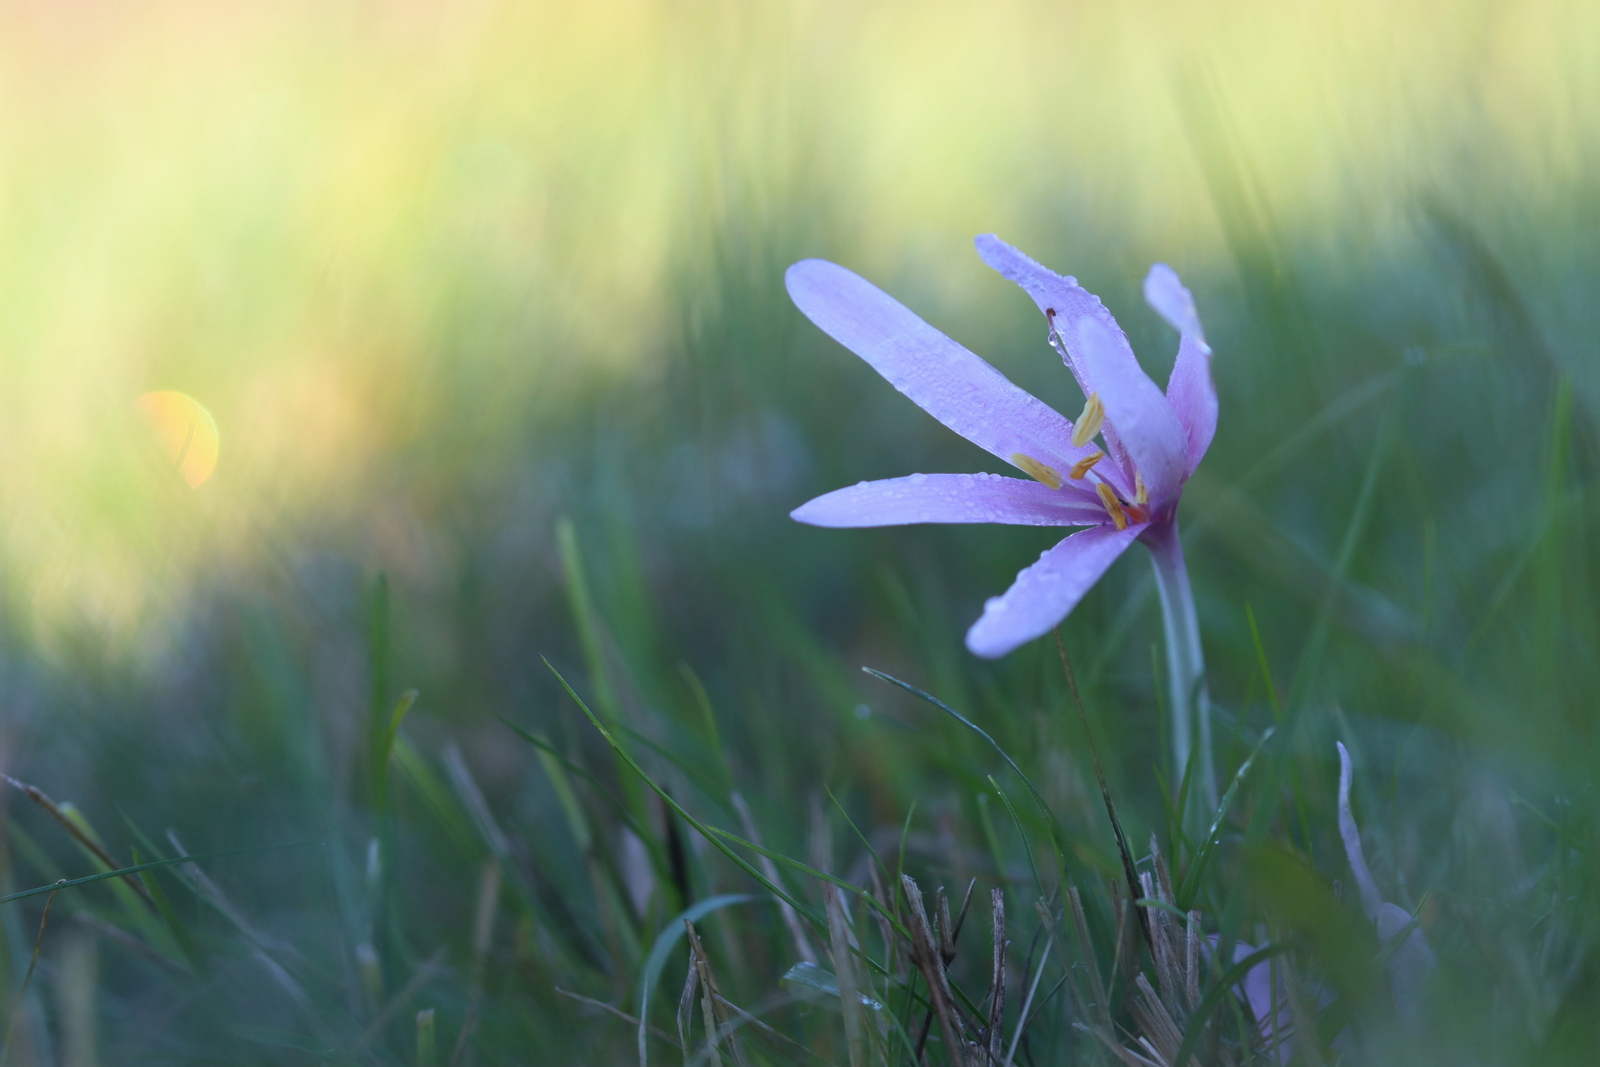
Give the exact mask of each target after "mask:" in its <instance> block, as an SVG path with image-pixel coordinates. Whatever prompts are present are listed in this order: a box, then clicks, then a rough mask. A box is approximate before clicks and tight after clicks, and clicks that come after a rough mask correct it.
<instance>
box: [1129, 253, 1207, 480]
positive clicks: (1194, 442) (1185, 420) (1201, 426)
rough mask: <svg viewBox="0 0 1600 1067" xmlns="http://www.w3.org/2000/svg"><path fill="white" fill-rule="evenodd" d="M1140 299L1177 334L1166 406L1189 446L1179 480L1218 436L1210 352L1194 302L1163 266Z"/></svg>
mask: <svg viewBox="0 0 1600 1067" xmlns="http://www.w3.org/2000/svg"><path fill="white" fill-rule="evenodd" d="M1144 298H1145V300H1146V301H1147V302H1148V303H1149V304H1150V306H1151V307H1153V308H1155V309H1156V310H1157V311H1158V312H1160V313H1161V317H1162V318H1164V319H1166V320H1167V322H1169V323H1171V324H1172V328H1173V329H1175V330H1177V331H1178V334H1179V337H1180V340H1179V341H1178V358H1177V361H1176V362H1174V363H1173V364H1172V377H1170V378H1168V379H1167V403H1169V404H1171V405H1172V410H1173V413H1174V414H1176V415H1177V416H1178V421H1179V422H1180V423H1182V424H1183V432H1184V434H1185V436H1186V437H1187V438H1188V441H1189V463H1188V469H1187V470H1185V471H1184V476H1185V477H1188V476H1189V475H1191V474H1193V473H1194V469H1195V468H1196V467H1198V466H1199V465H1200V460H1202V459H1203V458H1205V454H1206V449H1208V448H1210V447H1211V439H1212V438H1213V437H1215V436H1216V433H1217V387H1216V384H1215V383H1213V382H1212V380H1211V346H1210V345H1208V344H1206V334H1205V330H1203V329H1202V328H1201V327H1200V315H1199V313H1198V312H1197V311H1195V307H1194V297H1193V296H1191V295H1190V294H1189V290H1187V289H1185V288H1184V287H1183V283H1182V282H1181V281H1179V280H1178V273H1177V271H1175V270H1173V269H1172V268H1171V267H1169V266H1167V265H1166V264H1165V263H1157V264H1156V265H1155V266H1153V267H1151V268H1150V273H1149V274H1148V275H1147V276H1146V277H1145V280H1144Z"/></svg>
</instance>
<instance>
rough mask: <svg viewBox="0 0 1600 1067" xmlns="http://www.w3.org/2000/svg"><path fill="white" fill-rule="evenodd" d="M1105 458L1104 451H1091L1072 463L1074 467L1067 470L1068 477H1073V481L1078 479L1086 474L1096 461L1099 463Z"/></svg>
mask: <svg viewBox="0 0 1600 1067" xmlns="http://www.w3.org/2000/svg"><path fill="white" fill-rule="evenodd" d="M1105 458H1106V454H1105V453H1104V452H1091V453H1089V454H1088V455H1087V456H1084V457H1083V458H1082V459H1080V460H1078V462H1076V463H1074V464H1073V465H1072V469H1071V470H1069V471H1068V472H1067V477H1068V478H1071V479H1072V480H1073V481H1078V480H1079V479H1081V478H1082V477H1083V476H1084V475H1085V474H1088V473H1089V468H1090V467H1093V466H1094V465H1095V464H1096V463H1099V462H1100V461H1101V460H1102V459H1105Z"/></svg>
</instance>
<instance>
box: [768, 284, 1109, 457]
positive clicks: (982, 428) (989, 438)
mask: <svg viewBox="0 0 1600 1067" xmlns="http://www.w3.org/2000/svg"><path fill="white" fill-rule="evenodd" d="M784 282H785V284H787V286H788V288H789V296H790V298H791V299H793V300H794V302H795V306H797V307H798V308H799V309H800V310H801V311H802V312H804V313H805V315H806V317H807V318H809V319H810V320H811V321H812V322H814V323H816V324H817V325H818V326H819V327H821V328H822V331H823V332H824V333H826V334H827V335H828V336H830V337H832V338H833V339H834V340H835V341H838V342H839V343H840V344H842V345H844V346H845V347H846V348H848V349H850V351H852V352H854V353H855V354H856V355H858V356H860V357H861V358H862V359H864V360H866V361H867V362H868V363H870V364H871V365H872V368H873V369H874V370H876V371H877V372H878V373H879V374H881V375H883V376H884V377H885V378H887V379H888V380H889V384H890V385H893V386H894V387H895V388H896V389H898V390H900V391H901V392H902V393H904V394H905V395H906V396H908V397H910V398H911V399H912V400H913V401H915V402H916V404H917V406H918V407H920V408H922V409H923V410H924V411H926V412H927V413H928V414H930V415H932V416H933V417H934V418H936V419H938V420H939V421H940V422H942V423H944V424H945V425H946V426H948V427H950V429H952V430H954V431H955V432H956V433H958V434H960V435H961V436H962V437H965V438H966V439H967V440H969V441H971V442H972V443H973V444H975V445H977V446H978V447H980V448H983V449H987V450H988V451H989V452H991V453H993V454H994V455H996V456H999V457H1000V458H1001V459H1003V460H1005V461H1006V462H1007V463H1011V462H1012V460H1011V457H1012V456H1013V455H1017V454H1021V455H1024V456H1028V457H1029V458H1031V459H1034V460H1037V461H1038V462H1041V463H1044V464H1047V465H1049V466H1051V467H1054V468H1056V469H1057V470H1059V471H1065V470H1067V469H1068V468H1069V467H1071V466H1072V465H1073V464H1074V463H1076V462H1077V461H1078V460H1080V459H1082V458H1083V457H1084V456H1086V455H1088V454H1089V453H1090V452H1092V451H1094V449H1093V448H1092V447H1091V446H1085V447H1083V448H1074V447H1073V446H1072V423H1071V422H1070V421H1068V420H1067V419H1066V418H1065V417H1064V416H1063V415H1061V414H1060V413H1059V412H1057V411H1056V410H1055V409H1054V408H1052V407H1050V405H1048V404H1046V403H1044V402H1043V401H1042V400H1038V399H1036V398H1035V397H1033V396H1030V395H1029V394H1028V393H1026V392H1024V391H1023V390H1022V389H1019V388H1018V387H1017V386H1016V385H1014V384H1012V383H1011V382H1010V381H1009V380H1007V378H1006V377H1005V375H1003V374H1001V373H1000V372H999V371H997V370H995V369H994V368H993V367H991V366H990V365H989V364H988V363H986V362H984V361H983V360H982V359H981V358H979V357H978V356H977V355H974V354H973V353H972V352H969V351H968V350H967V349H965V348H963V347H961V346H960V345H958V344H956V342H954V341H952V340H950V338H948V337H946V336H945V335H944V334H942V333H940V332H939V331H938V330H936V329H934V328H933V327H932V326H929V325H928V324H927V323H926V322H923V321H922V320H921V319H920V318H918V317H917V316H916V314H915V313H913V312H912V311H911V310H910V309H909V308H907V307H906V306H905V305H904V304H902V303H900V302H899V301H898V300H896V299H894V298H893V297H891V296H890V295H889V294H887V293H885V292H884V291H883V290H881V289H879V288H878V287H877V286H875V285H873V284H872V283H871V282H868V281H867V280H866V279H864V278H861V277H859V276H858V275H856V274H853V273H851V272H850V271H848V270H846V269H845V268H843V267H841V266H839V265H838V264H835V263H829V262H827V261H826V260H821V259H804V260H801V261H800V262H799V263H796V264H795V265H794V266H792V267H790V268H789V270H788V273H787V274H785V275H784ZM1013 465H1015V464H1013Z"/></svg>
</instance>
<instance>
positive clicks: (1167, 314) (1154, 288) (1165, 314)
mask: <svg viewBox="0 0 1600 1067" xmlns="http://www.w3.org/2000/svg"><path fill="white" fill-rule="evenodd" d="M1144 299H1145V303H1147V304H1149V305H1150V306H1151V307H1153V308H1155V309H1156V311H1157V312H1158V313H1159V314H1160V315H1161V317H1162V318H1164V319H1166V320H1167V322H1168V323H1169V324H1170V325H1171V326H1172V328H1173V329H1174V330H1177V331H1178V332H1179V333H1181V334H1184V335H1187V336H1190V337H1195V338H1198V339H1200V340H1201V341H1204V339H1205V333H1204V332H1203V331H1202V330H1201V328H1200V315H1199V313H1198V312H1197V311H1196V310H1195V307H1194V296H1193V295H1192V294H1191V293H1190V292H1189V290H1188V289H1186V288H1184V285H1183V282H1182V281H1180V280H1179V279H1178V272H1177V271H1175V270H1173V269H1172V268H1171V267H1169V266H1167V265H1166V264H1165V263H1157V264H1155V265H1154V266H1152V267H1151V268H1150V273H1149V274H1147V275H1145V279H1144Z"/></svg>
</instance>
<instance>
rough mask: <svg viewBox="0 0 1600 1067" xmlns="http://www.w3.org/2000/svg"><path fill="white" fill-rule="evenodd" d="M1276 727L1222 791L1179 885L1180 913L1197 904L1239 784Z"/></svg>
mask: <svg viewBox="0 0 1600 1067" xmlns="http://www.w3.org/2000/svg"><path fill="white" fill-rule="evenodd" d="M1274 732H1275V729H1274V728H1273V727H1268V728H1267V731H1266V732H1265V733H1264V734H1262V735H1261V740H1259V741H1257V742H1256V747H1255V748H1253V749H1251V751H1250V755H1249V756H1248V757H1246V759H1245V761H1244V762H1243V763H1241V764H1240V765H1239V769H1238V771H1237V772H1235V773H1234V776H1233V781H1232V782H1230V783H1228V790H1227V792H1226V793H1224V794H1223V795H1222V802H1221V803H1220V804H1218V805H1217V813H1216V817H1215V818H1213V819H1212V820H1211V829H1210V830H1208V831H1206V836H1205V840H1204V841H1202V842H1201V843H1200V851H1199V852H1197V853H1195V857H1194V862H1193V863H1191V864H1190V865H1189V869H1188V870H1187V871H1185V872H1184V874H1183V881H1182V882H1180V883H1179V885H1178V893H1177V901H1176V904H1177V909H1178V912H1179V914H1184V913H1187V912H1188V911H1189V909H1190V908H1192V907H1194V898H1195V897H1196V896H1197V895H1198V894H1199V891H1200V879H1201V878H1202V877H1203V876H1204V874H1205V870H1206V866H1207V865H1208V864H1209V863H1210V862H1211V856H1212V853H1213V852H1215V850H1216V847H1217V841H1218V839H1219V837H1220V835H1221V833H1222V821H1223V820H1224V819H1225V818H1227V817H1228V810H1229V809H1230V808H1232V807H1233V801H1234V798H1235V797H1237V796H1238V795H1239V787H1240V786H1241V785H1242V784H1243V783H1244V779H1245V776H1246V775H1248V774H1249V773H1250V767H1251V765H1253V764H1254V763H1255V761H1256V756H1258V755H1260V754H1261V750H1262V749H1263V748H1265V747H1266V744H1267V742H1268V741H1270V740H1272V737H1273V734H1274Z"/></svg>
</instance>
